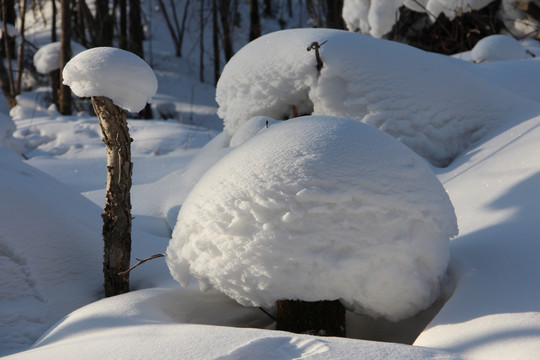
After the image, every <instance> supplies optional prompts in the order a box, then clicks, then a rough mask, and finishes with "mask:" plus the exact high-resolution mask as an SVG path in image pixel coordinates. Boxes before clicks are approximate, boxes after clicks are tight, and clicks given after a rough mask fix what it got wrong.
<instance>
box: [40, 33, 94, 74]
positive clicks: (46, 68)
mask: <svg viewBox="0 0 540 360" xmlns="http://www.w3.org/2000/svg"><path fill="white" fill-rule="evenodd" d="M84 50H86V48H85V47H84V46H82V45H81V44H78V43H76V42H73V41H72V42H71V53H72V56H76V55H78V54H80V53H81V52H83V51H84ZM34 66H35V67H36V70H37V71H38V72H39V73H41V74H48V73H50V72H51V71H54V70H58V69H59V68H60V42H59V41H58V42H53V43H49V44H47V45H45V46H42V47H40V48H39V50H38V51H36V53H35V54H34Z"/></svg>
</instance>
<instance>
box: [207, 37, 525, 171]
mask: <svg viewBox="0 0 540 360" xmlns="http://www.w3.org/2000/svg"><path fill="white" fill-rule="evenodd" d="M314 41H317V42H319V44H322V43H323V42H325V41H326V43H324V45H322V48H321V50H320V54H321V58H322V61H323V64H324V66H323V68H322V70H321V73H320V75H319V76H317V70H316V61H315V54H314V51H310V52H308V51H306V48H307V46H309V45H310V44H311V43H312V42H314ZM395 54H399V56H396V55H395ZM456 61H457V60H454V59H449V58H448V57H445V56H442V55H438V54H433V53H428V52H424V51H421V50H418V49H415V48H413V47H410V46H406V45H402V44H398V43H394V42H390V41H385V40H379V39H373V38H371V37H368V36H365V35H360V34H355V33H350V32H346V31H339V30H327V29H296V30H285V31H279V32H275V33H272V34H268V35H266V36H263V37H261V38H259V39H257V40H255V41H253V42H251V43H249V44H248V45H246V46H245V47H244V48H242V49H241V50H240V51H239V52H238V53H236V54H235V56H233V58H232V59H231V60H230V61H229V63H227V65H226V66H225V68H224V70H223V73H222V75H221V78H220V80H219V82H218V85H217V90H216V100H217V102H218V104H219V110H218V115H219V116H221V117H222V118H223V119H224V124H225V130H226V131H227V132H229V133H230V134H233V133H234V132H235V131H236V129H237V128H238V127H239V126H240V125H241V124H243V123H244V122H246V121H247V120H249V119H250V118H252V117H254V116H257V115H262V116H269V117H273V118H275V119H284V118H288V117H289V114H290V111H291V105H295V106H296V107H297V109H298V113H299V114H300V115H302V114H311V113H312V114H313V115H333V116H339V117H346V118H350V119H354V120H359V121H363V122H365V123H368V124H371V125H374V126H376V127H377V128H379V129H381V130H383V131H385V132H387V133H389V134H390V135H392V136H394V137H395V138H397V139H399V140H400V141H402V142H403V143H404V144H406V145H407V146H409V147H410V148H411V149H412V150H413V151H415V152H416V153H418V154H419V155H421V156H423V157H424V158H426V159H427V160H428V161H430V162H431V163H432V164H433V165H436V166H446V165H447V164H448V163H449V162H450V161H451V160H452V159H453V158H454V157H455V156H456V155H457V154H459V153H461V152H462V151H463V150H464V149H465V148H467V146H469V145H470V144H472V143H473V142H474V141H476V140H478V139H479V138H480V137H482V136H483V135H485V134H486V133H487V132H488V131H489V130H490V129H492V128H493V127H494V126H496V125H497V124H498V123H500V121H502V120H504V119H507V118H509V117H511V116H515V111H514V110H515V109H517V107H518V106H520V107H521V108H522V109H523V108H524V107H526V106H527V104H525V103H524V100H523V99H520V98H517V97H512V96H511V95H510V94H508V93H507V92H506V91H505V90H502V89H499V88H496V87H493V84H491V83H489V82H487V81H486V80H484V79H481V78H479V77H478V76H476V75H475V74H474V70H473V69H471V68H470V67H472V66H474V64H471V63H465V62H461V61H460V64H459V65H458V64H456ZM461 63H462V64H461ZM470 99H475V101H474V102H471V101H470ZM457 104H459V106H456V105H457Z"/></svg>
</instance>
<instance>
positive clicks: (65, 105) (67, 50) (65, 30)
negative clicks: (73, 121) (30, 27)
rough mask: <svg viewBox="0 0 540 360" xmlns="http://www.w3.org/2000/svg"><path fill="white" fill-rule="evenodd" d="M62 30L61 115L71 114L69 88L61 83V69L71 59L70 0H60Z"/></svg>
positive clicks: (59, 98) (59, 101) (59, 96)
mask: <svg viewBox="0 0 540 360" xmlns="http://www.w3.org/2000/svg"><path fill="white" fill-rule="evenodd" d="M60 4H61V16H62V25H61V26H62V32H61V35H60V74H59V76H60V92H59V94H58V103H59V105H60V106H59V108H58V111H59V112H60V113H61V114H62V115H71V89H70V88H69V86H66V85H63V84H62V71H63V69H64V66H66V64H67V63H68V61H69V60H70V59H71V7H70V0H62V1H61V3H60Z"/></svg>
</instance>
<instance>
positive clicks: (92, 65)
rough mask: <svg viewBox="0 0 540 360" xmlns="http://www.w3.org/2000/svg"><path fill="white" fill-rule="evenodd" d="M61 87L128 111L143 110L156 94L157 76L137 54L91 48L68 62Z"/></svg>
mask: <svg viewBox="0 0 540 360" xmlns="http://www.w3.org/2000/svg"><path fill="white" fill-rule="evenodd" d="M63 77H64V84H65V85H68V86H69V87H71V91H73V93H74V94H75V95H77V96H80V97H85V96H104V97H107V98H109V99H111V100H112V101H113V102H114V104H115V105H117V106H120V107H121V108H124V109H126V110H128V111H131V112H138V111H140V110H142V109H143V108H144V107H145V106H146V103H147V102H149V101H150V99H151V98H152V96H154V94H155V93H156V91H157V79H156V75H155V74H154V72H153V71H152V69H151V68H150V66H148V64H147V63H146V62H144V60H143V59H141V58H140V57H138V56H137V55H135V54H133V53H131V52H129V51H125V50H121V49H116V48H111V47H97V48H92V49H89V50H86V51H83V52H82V53H80V54H78V55H77V56H75V57H74V58H73V59H71V60H70V61H69V62H68V63H67V64H66V66H65V67H64V71H63Z"/></svg>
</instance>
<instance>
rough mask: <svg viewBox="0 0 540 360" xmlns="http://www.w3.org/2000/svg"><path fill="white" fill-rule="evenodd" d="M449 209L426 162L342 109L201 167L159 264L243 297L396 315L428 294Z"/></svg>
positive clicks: (419, 305)
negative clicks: (337, 303) (335, 304)
mask: <svg viewBox="0 0 540 360" xmlns="http://www.w3.org/2000/svg"><path fill="white" fill-rule="evenodd" d="M456 233H457V225H456V218H455V215H454V210H453V207H452V204H451V203H450V200H449V199H448V196H447V195H446V192H445V191H444V189H443V187H442V185H441V184H440V182H439V181H438V180H437V178H436V177H435V175H434V174H433V172H432V171H431V169H430V167H429V166H428V165H427V164H426V162H425V161H424V160H422V159H420V158H419V157H418V156H416V155H415V154H414V153H413V152H411V151H410V150H409V149H407V148H406V147H405V146H403V145H402V144H400V143H399V142H398V141H395V140H394V139H393V138H392V137H390V136H388V135H386V134H384V133H383V132H380V131H378V130H377V129H375V128H373V127H371V126H368V125H365V124H361V123H359V122H355V121H352V120H348V119H340V118H330V117H317V116H313V117H303V118H297V119H293V120H288V121H285V122H282V123H279V124H276V125H273V126H270V127H269V129H267V130H263V131H262V132H261V133H259V134H258V135H256V136H255V137H254V138H252V139H251V140H248V141H247V142H245V143H244V144H242V145H240V146H238V147H236V148H235V149H233V150H232V151H231V152H230V153H229V154H227V155H226V156H225V157H224V158H222V159H221V160H220V161H219V162H218V163H217V164H216V165H214V166H213V167H212V168H210V169H209V170H208V171H207V172H206V173H205V175H203V177H202V178H201V180H200V181H199V182H198V183H197V185H196V186H195V187H194V189H193V190H192V192H191V193H190V194H189V195H188V197H187V199H186V200H185V202H184V204H183V206H182V208H181V210H180V213H179V215H178V221H177V225H176V227H175V229H174V232H173V236H172V240H171V242H170V244H169V247H168V248H167V263H168V266H169V269H170V271H171V273H172V275H173V277H174V278H175V279H176V280H177V281H179V282H180V283H182V284H183V285H187V284H188V283H189V279H190V278H189V275H190V274H191V275H193V276H194V277H195V278H197V279H198V280H199V283H200V284H201V287H202V288H203V289H205V288H208V287H214V288H217V289H219V290H220V291H222V292H224V293H225V294H227V295H228V296H230V297H232V298H234V299H235V300H236V301H238V302H239V303H241V304H243V305H252V306H272V305H273V304H274V303H275V301H277V300H279V299H301V300H305V301H316V300H335V299H342V300H343V301H344V302H345V303H346V304H348V305H349V307H350V308H351V309H353V310H355V311H356V312H359V313H366V314H369V315H371V316H374V317H386V318H388V319H391V320H399V319H403V318H406V317H409V316H411V315H413V314H415V313H416V312H417V311H419V310H421V309H424V308H426V307H428V306H429V305H430V304H431V303H432V302H433V300H434V299H435V298H436V297H437V296H438V293H439V284H440V280H441V279H442V278H443V277H444V275H445V272H446V268H447V262H448V257H449V255H448V240H449V238H450V237H452V236H454V235H456Z"/></svg>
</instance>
